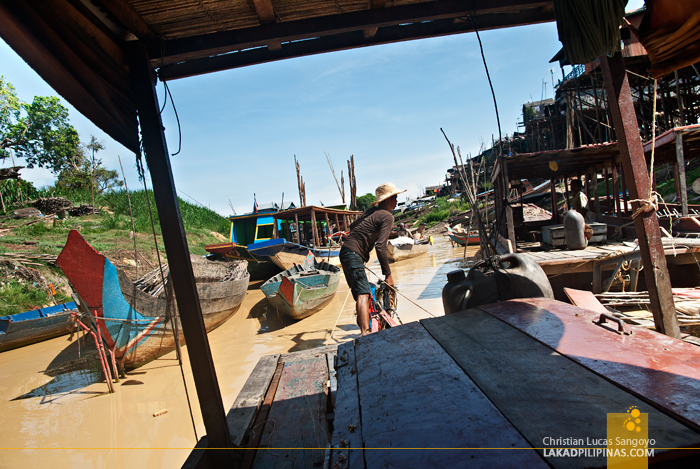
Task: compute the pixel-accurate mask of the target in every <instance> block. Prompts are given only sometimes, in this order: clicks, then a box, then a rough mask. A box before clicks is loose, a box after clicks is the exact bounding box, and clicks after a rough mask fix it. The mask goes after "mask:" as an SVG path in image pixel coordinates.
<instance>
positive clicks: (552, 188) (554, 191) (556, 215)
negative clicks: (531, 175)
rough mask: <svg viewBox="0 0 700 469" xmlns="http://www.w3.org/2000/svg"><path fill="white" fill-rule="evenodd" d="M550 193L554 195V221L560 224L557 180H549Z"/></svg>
mask: <svg viewBox="0 0 700 469" xmlns="http://www.w3.org/2000/svg"><path fill="white" fill-rule="evenodd" d="M549 192H550V193H551V194H552V221H553V222H554V223H559V210H558V204H557V182H556V180H555V179H550V180H549Z"/></svg>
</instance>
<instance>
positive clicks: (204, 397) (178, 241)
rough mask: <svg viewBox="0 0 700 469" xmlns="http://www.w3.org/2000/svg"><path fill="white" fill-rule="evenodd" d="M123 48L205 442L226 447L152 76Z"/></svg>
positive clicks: (132, 46)
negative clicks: (175, 292) (205, 437)
mask: <svg viewBox="0 0 700 469" xmlns="http://www.w3.org/2000/svg"><path fill="white" fill-rule="evenodd" d="M125 48H126V49H127V53H126V56H127V60H128V62H129V70H130V73H131V79H132V87H133V90H134V97H135V103H136V108H137V109H138V116H139V123H140V124H141V132H142V136H143V146H144V149H145V153H146V161H147V163H148V168H149V170H150V172H151V177H152V183H153V192H154V195H155V201H156V207H157V209H158V215H159V217H160V226H161V228H162V231H163V242H164V244H165V250H166V252H167V254H168V261H169V263H170V265H171V276H172V282H173V286H174V288H175V290H176V291H177V306H178V311H179V312H180V320H181V322H182V331H183V332H184V335H185V339H186V340H187V352H188V355H189V358H190V363H191V368H192V374H193V377H194V381H195V385H196V387H197V397H198V398H199V405H200V408H201V409H202V417H203V419H204V424H205V427H206V429H207V436H208V438H209V442H210V444H211V445H212V446H213V447H216V448H226V447H229V446H230V444H231V435H230V434H229V431H228V425H227V422H226V411H225V410H224V405H223V401H222V399H221V390H220V388H219V382H218V381H217V379H216V369H215V368H214V361H213V359H212V356H211V349H210V348H209V340H208V338H207V332H206V327H205V325H204V319H203V317H202V307H201V304H200V302H199V294H198V293H197V285H196V283H195V279H194V274H193V272H192V262H191V259H190V252H189V249H188V247H187V239H186V237H185V228H184V226H183V224H182V216H181V215H180V206H179V203H178V199H177V191H176V189H175V180H174V179H173V173H172V168H171V166H170V154H169V153H168V145H167V142H166V140H165V133H164V130H163V129H164V127H163V122H162V120H161V115H160V107H159V105H158V98H157V96H156V91H155V85H154V83H153V81H152V80H153V78H154V76H153V69H152V68H151V67H150V65H149V63H148V57H147V56H146V53H145V50H144V49H143V45H142V44H140V43H136V42H135V41H134V42H130V43H128V44H127V45H126V46H125ZM230 456H231V455H230V453H229V452H228V451H217V452H216V453H214V454H213V455H212V459H213V460H214V462H216V464H217V465H222V466H223V465H227V464H230Z"/></svg>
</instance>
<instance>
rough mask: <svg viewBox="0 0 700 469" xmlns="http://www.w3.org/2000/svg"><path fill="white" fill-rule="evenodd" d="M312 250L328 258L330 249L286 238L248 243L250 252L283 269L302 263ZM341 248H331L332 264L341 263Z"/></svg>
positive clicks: (320, 257) (315, 254) (320, 256)
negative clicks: (310, 246)
mask: <svg viewBox="0 0 700 469" xmlns="http://www.w3.org/2000/svg"><path fill="white" fill-rule="evenodd" d="M309 251H311V252H312V253H313V254H314V256H315V257H317V258H318V259H325V260H328V257H329V255H328V254H329V250H328V249H313V248H308V247H306V246H301V245H299V244H296V243H292V242H289V241H287V240H286V239H284V238H280V239H271V240H269V241H260V242H258V243H253V244H249V245H248V252H249V253H251V254H252V255H253V256H255V257H256V258H258V259H264V260H266V261H268V262H272V263H273V264H275V265H276V266H277V267H279V268H280V269H282V270H287V269H290V268H292V267H294V265H301V264H303V262H304V258H305V257H306V254H307V253H308V252H309ZM339 255H340V249H339V248H338V249H330V259H331V262H330V263H331V264H339V261H338V256H339Z"/></svg>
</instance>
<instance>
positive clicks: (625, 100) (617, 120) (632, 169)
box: [599, 52, 680, 339]
mask: <svg viewBox="0 0 700 469" xmlns="http://www.w3.org/2000/svg"><path fill="white" fill-rule="evenodd" d="M599 60H600V64H601V68H602V70H603V76H604V78H605V89H606V91H607V94H608V103H609V107H610V112H611V114H612V118H613V123H614V124H615V134H616V135H617V141H618V143H619V145H618V146H619V148H620V154H621V156H622V164H623V165H624V167H625V176H626V177H627V178H628V184H627V185H628V187H629V190H630V196H631V198H632V199H633V200H634V199H641V198H647V197H649V196H650V195H651V190H652V188H651V187H649V174H648V172H647V164H646V159H645V158H644V150H643V148H642V141H641V137H640V135H639V127H638V126H637V116H636V114H635V110H634V103H633V102H632V94H631V92H630V86H629V81H628V79H627V72H626V71H625V63H624V60H623V58H622V54H621V53H620V52H618V53H616V54H615V55H614V56H613V57H612V58H609V57H608V56H607V55H601V56H600V57H599ZM639 206H640V204H639V202H633V206H632V209H633V210H634V211H636V210H637V209H638V208H639ZM634 224H635V228H636V230H637V238H638V239H639V249H640V251H641V255H642V263H643V265H644V272H645V275H644V277H645V279H646V282H647V289H648V290H649V300H650V301H651V312H652V314H653V315H654V324H655V326H656V330H657V331H658V332H661V333H663V334H666V335H669V336H671V337H675V338H677V339H680V329H679V328H678V319H677V318H676V308H675V306H674V304H673V293H672V291H671V278H670V276H669V273H668V268H667V266H666V256H665V255H664V248H663V244H662V243H661V237H660V234H659V233H660V231H659V220H658V219H657V218H656V213H655V211H654V210H650V211H645V212H642V213H641V214H640V215H639V216H638V217H636V218H635V219H634Z"/></svg>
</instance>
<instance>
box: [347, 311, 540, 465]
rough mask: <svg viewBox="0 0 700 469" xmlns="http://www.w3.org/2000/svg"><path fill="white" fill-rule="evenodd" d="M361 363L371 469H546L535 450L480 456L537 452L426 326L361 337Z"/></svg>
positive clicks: (364, 423) (358, 344)
mask: <svg viewBox="0 0 700 469" xmlns="http://www.w3.org/2000/svg"><path fill="white" fill-rule="evenodd" d="M355 356H356V359H357V362H356V363H357V374H358V378H357V379H358V385H359V394H360V412H361V417H362V439H363V446H364V447H365V448H376V449H366V450H365V461H366V464H367V467H372V468H374V467H458V466H462V465H464V463H465V461H469V467H482V468H493V467H497V466H499V467H503V466H511V467H526V466H530V467H545V464H544V462H543V461H542V460H541V458H540V457H539V456H538V455H537V453H536V452H535V451H533V450H518V451H506V452H504V451H499V450H490V449H476V448H511V447H515V448H528V447H529V446H530V445H529V444H528V443H527V442H526V441H525V440H524V439H523V438H522V436H520V434H518V432H517V431H516V430H515V429H514V428H513V427H512V426H511V425H510V424H509V423H508V421H506V420H505V419H504V418H503V416H502V415H501V413H500V412H499V411H498V410H497V409H496V408H495V407H494V406H493V404H492V403H491V402H489V400H488V399H487V398H486V396H484V394H483V393H482V392H481V391H480V390H479V388H477V387H476V386H475V385H474V383H473V382H472V381H471V380H470V379H469V378H468V377H467V376H466V375H465V374H464V372H463V371H462V370H461V369H460V368H459V367H458V366H457V365H456V364H455V362H454V361H453V360H452V358H450V356H449V355H448V354H447V353H446V352H445V350H443V348H442V347H440V345H439V344H438V343H437V342H435V340H433V338H432V337H430V334H428V332H427V331H426V330H425V328H424V327H423V326H422V325H421V324H419V323H415V322H414V323H409V324H405V325H403V326H400V327H397V328H391V329H386V330H383V331H381V332H380V333H377V334H371V335H369V336H365V337H362V338H360V339H358V340H357V341H356V342H355ZM340 384H341V385H342V384H343V381H342V380H341V383H340ZM391 448H422V449H420V450H412V451H405V450H398V451H397V450H392V449H391ZM431 448H432V449H431ZM434 448H465V449H461V450H450V451H436V450H435V449H434Z"/></svg>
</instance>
